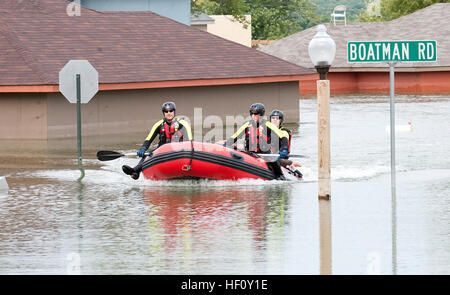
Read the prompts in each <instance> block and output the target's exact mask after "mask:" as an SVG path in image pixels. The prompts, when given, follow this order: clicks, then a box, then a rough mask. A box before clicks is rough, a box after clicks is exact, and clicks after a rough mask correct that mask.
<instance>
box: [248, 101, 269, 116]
mask: <svg viewBox="0 0 450 295" xmlns="http://www.w3.org/2000/svg"><path fill="white" fill-rule="evenodd" d="M249 112H250V115H251V114H252V113H256V114H260V115H261V116H264V114H265V113H266V108H265V107H264V105H263V104H262V103H259V102H257V103H254V104H252V105H251V106H250V110H249Z"/></svg>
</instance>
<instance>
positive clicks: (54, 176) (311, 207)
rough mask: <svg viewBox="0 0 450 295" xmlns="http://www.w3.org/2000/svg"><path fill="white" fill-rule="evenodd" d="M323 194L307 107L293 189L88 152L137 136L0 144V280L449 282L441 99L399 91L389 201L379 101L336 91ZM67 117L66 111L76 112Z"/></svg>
mask: <svg viewBox="0 0 450 295" xmlns="http://www.w3.org/2000/svg"><path fill="white" fill-rule="evenodd" d="M330 113H331V114H330V117H331V163H332V167H331V175H332V184H331V200H330V201H319V200H318V197H317V193H318V188H317V170H318V169H317V166H318V165H317V124H316V121H317V120H316V117H317V107H316V100H314V99H302V100H301V101H300V114H301V119H300V124H299V125H293V126H288V127H291V128H292V129H293V130H294V139H293V144H292V145H293V151H292V153H295V154H304V155H308V156H309V158H302V159H298V161H299V162H300V163H301V164H302V166H303V167H302V172H303V174H304V181H302V182H289V183H286V182H281V181H268V182H264V181H250V180H247V181H240V182H237V183H234V182H226V181H217V182H215V181H201V182H191V181H178V182H155V181H146V180H144V179H142V177H141V179H139V180H138V181H133V180H131V179H130V178H129V177H128V176H126V175H124V174H123V173H122V172H121V165H123V164H125V163H128V164H130V165H133V164H134V163H136V161H137V159H133V158H122V159H118V160H114V161H111V162H99V161H97V160H96V159H95V154H96V151H98V150H119V151H133V150H136V149H137V148H138V147H139V146H140V144H141V143H142V140H143V139H144V137H145V136H146V134H144V133H145V131H144V132H142V133H139V134H131V135H128V136H104V137H95V138H83V148H84V150H83V158H84V160H83V164H84V169H85V173H86V176H85V178H84V179H83V180H82V182H81V183H79V182H78V181H77V179H78V177H79V176H80V171H79V170H78V168H77V162H76V153H77V152H76V139H70V140H52V141H48V142H47V141H44V142H43V141H0V176H6V179H7V181H8V184H9V187H10V189H9V191H8V192H3V193H1V192H0V274H79V273H81V274H280V275H283V274H450V222H449V221H450V214H449V208H450V157H449V156H448V151H449V146H450V136H449V135H450V133H449V118H450V96H404V95H403V96H401V95H398V96H397V97H396V123H397V124H398V125H407V122H412V125H413V130H412V131H411V132H408V131H407V132H398V133H397V134H396V159H397V174H396V175H397V187H396V197H395V198H392V194H391V184H390V142H389V134H388V133H387V132H386V126H388V125H389V97H388V96H361V95H354V96H342V97H334V98H333V99H332V100H331V105H330ZM74 121H75V115H74Z"/></svg>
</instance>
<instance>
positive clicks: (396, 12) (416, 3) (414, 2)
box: [359, 0, 450, 22]
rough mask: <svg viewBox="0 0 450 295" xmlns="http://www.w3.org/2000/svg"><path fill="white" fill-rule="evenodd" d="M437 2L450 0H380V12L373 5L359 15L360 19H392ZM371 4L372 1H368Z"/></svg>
mask: <svg viewBox="0 0 450 295" xmlns="http://www.w3.org/2000/svg"><path fill="white" fill-rule="evenodd" d="M435 3H450V0H379V7H378V14H376V13H375V10H377V9H376V7H375V6H372V9H371V10H370V8H369V9H366V10H364V11H363V12H362V13H361V14H360V15H359V21H364V22H376V21H390V20H393V19H396V18H399V17H401V16H404V15H407V14H410V13H413V12H415V11H417V10H419V9H422V8H425V7H427V6H430V5H432V4H435ZM369 6H370V2H368V3H367V7H369Z"/></svg>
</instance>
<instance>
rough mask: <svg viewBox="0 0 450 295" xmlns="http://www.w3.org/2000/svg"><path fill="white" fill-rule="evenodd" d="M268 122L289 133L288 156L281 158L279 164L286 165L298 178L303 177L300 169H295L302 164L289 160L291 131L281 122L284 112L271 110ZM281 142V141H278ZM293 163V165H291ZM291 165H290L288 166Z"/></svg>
mask: <svg viewBox="0 0 450 295" xmlns="http://www.w3.org/2000/svg"><path fill="white" fill-rule="evenodd" d="M269 118H270V122H271V123H272V124H273V125H275V126H277V127H278V128H279V129H280V130H281V131H284V132H286V133H287V134H288V135H289V144H288V156H287V157H285V158H283V159H281V163H280V164H281V166H283V167H286V168H288V169H290V170H291V171H292V172H294V173H295V174H296V175H297V176H298V177H299V178H301V177H303V175H302V174H301V172H300V171H298V170H296V169H295V167H301V166H302V165H300V164H299V163H297V162H293V161H291V160H289V154H290V153H291V140H292V131H291V130H289V129H287V128H286V127H284V126H283V122H284V113H283V112H282V111H280V110H273V111H272V112H271V113H270V116H269ZM280 144H281V143H280ZM292 165H293V166H292ZM290 166H292V167H290Z"/></svg>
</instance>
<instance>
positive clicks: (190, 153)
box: [142, 141, 302, 180]
mask: <svg viewBox="0 0 450 295" xmlns="http://www.w3.org/2000/svg"><path fill="white" fill-rule="evenodd" d="M142 168H143V170H142V171H143V174H144V176H145V178H146V179H150V180H170V179H214V180H239V179H263V180H273V179H280V180H299V179H302V178H301V177H302V175H301V173H300V171H298V170H297V169H296V168H295V167H291V166H287V167H286V168H285V167H281V166H280V163H279V162H276V161H273V162H269V161H266V160H264V159H263V158H261V157H259V156H258V155H256V154H252V153H246V152H242V151H238V150H234V149H230V148H227V147H224V146H222V145H218V144H214V143H206V142H194V141H184V142H174V143H168V144H165V145H163V146H161V147H159V148H158V149H156V150H155V151H154V152H153V153H152V156H147V157H146V159H145V160H144V162H143V166H142Z"/></svg>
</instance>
